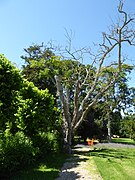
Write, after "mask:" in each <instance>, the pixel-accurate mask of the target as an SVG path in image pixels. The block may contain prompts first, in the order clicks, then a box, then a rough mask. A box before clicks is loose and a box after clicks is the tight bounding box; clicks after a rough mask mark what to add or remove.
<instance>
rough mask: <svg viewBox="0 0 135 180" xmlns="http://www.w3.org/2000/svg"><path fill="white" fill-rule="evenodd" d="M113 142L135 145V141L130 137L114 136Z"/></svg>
mask: <svg viewBox="0 0 135 180" xmlns="http://www.w3.org/2000/svg"><path fill="white" fill-rule="evenodd" d="M112 142H114V143H122V144H133V145H135V141H134V140H132V139H130V138H113V139H112Z"/></svg>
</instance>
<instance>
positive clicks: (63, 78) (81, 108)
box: [31, 1, 135, 153]
mask: <svg viewBox="0 0 135 180" xmlns="http://www.w3.org/2000/svg"><path fill="white" fill-rule="evenodd" d="M118 12H119V14H120V15H121V17H122V19H121V20H120V21H119V22H118V23H116V25H113V26H110V27H111V28H110V32H109V33H103V42H102V43H100V44H99V49H98V52H97V53H96V54H93V53H92V52H91V51H89V50H88V51H87V50H86V49H85V48H82V49H80V50H75V51H72V48H71V39H70V38H69V37H68V38H69V47H66V49H65V54H63V55H62V57H65V58H64V60H62V61H61V59H62V57H58V56H56V57H55V56H51V58H50V59H49V61H46V62H47V64H46V63H44V64H45V65H44V66H42V67H43V68H44V69H43V70H41V71H40V70H39V72H38V73H37V74H38V75H39V74H40V73H41V72H42V73H43V74H44V73H45V74H46V75H47V77H52V76H53V80H54V84H55V85H56V89H57V96H58V102H59V107H60V108H61V111H62V116H63V126H62V130H63V149H64V150H65V151H66V152H68V153H71V144H72V138H73V137H74V134H75V133H76V131H77V129H78V128H79V126H80V125H81V124H82V122H83V121H84V119H85V118H86V116H87V114H88V113H89V112H90V110H91V109H92V107H93V106H94V105H95V104H96V103H98V102H99V101H100V100H101V99H102V98H103V97H104V95H105V94H106V92H107V91H108V90H109V89H110V88H111V87H113V86H114V85H115V83H116V82H117V81H118V79H119V77H120V75H121V72H123V71H125V70H126V69H128V68H129V67H128V66H125V65H124V62H123V59H122V45H123V43H127V44H129V45H134V38H135V33H134V31H133V29H132V28H130V24H132V21H133V18H131V17H128V15H127V13H126V12H125V11H123V3H122V2H121V1H120V4H119V7H118ZM116 50H117V51H118V54H117V58H116V60H115V61H113V60H112V61H111V60H110V59H111V58H110V55H111V53H116ZM86 53H88V55H91V56H90V57H91V58H90V60H91V61H90V64H89V65H83V64H82V63H80V62H79V61H78V60H80V59H83V55H84V54H86ZM67 56H69V57H68V58H66V57H67ZM65 59H67V60H65ZM37 61H38V58H37ZM37 61H36V62H37ZM40 61H43V59H42V58H40ZM31 62H35V61H34V60H32V61H31ZM41 64H43V63H41ZM47 65H48V66H47ZM32 66H33V65H32V64H31V67H32ZM33 67H36V63H34V66H33ZM37 67H39V66H37ZM41 69H42V68H41ZM48 71H49V72H50V71H51V73H52V72H53V74H51V75H52V76H50V74H49V73H47V72H48ZM33 75H34V73H33ZM45 81H46V79H45ZM48 89H49V87H48Z"/></svg>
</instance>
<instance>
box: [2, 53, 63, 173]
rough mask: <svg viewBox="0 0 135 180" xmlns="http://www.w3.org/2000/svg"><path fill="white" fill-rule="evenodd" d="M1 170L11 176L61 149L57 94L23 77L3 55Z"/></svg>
mask: <svg viewBox="0 0 135 180" xmlns="http://www.w3.org/2000/svg"><path fill="white" fill-rule="evenodd" d="M0 120H1V121H0V133H1V134H0V136H1V139H0V171H1V172H0V173H1V174H2V175H4V174H7V173H9V175H11V174H12V173H14V172H15V171H16V170H18V169H21V168H23V167H24V166H27V165H29V164H30V163H31V162H33V160H36V158H38V157H39V156H41V155H44V156H45V155H46V153H47V152H50V151H58V150H59V148H60V142H61V141H59V140H60V137H61V133H60V129H61V118H60V110H59V109H58V108H56V106H55V99H54V97H53V96H52V95H51V94H49V92H48V90H47V89H45V90H39V89H38V88H37V87H35V86H34V84H33V83H32V82H28V81H27V80H25V79H23V78H22V76H21V75H20V74H19V71H18V70H17V69H16V68H15V67H14V66H13V65H11V63H10V62H9V61H8V60H7V59H6V58H5V57H4V56H3V55H1V56H0Z"/></svg>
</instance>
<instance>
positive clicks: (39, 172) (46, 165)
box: [11, 154, 67, 180]
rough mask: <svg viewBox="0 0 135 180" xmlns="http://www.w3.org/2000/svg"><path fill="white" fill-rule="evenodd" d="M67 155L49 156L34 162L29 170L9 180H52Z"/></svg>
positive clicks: (56, 175)
mask: <svg viewBox="0 0 135 180" xmlns="http://www.w3.org/2000/svg"><path fill="white" fill-rule="evenodd" d="M66 158H67V155H64V154H49V155H47V157H45V158H43V159H41V160H39V161H37V162H35V163H34V164H33V165H32V166H31V167H29V169H25V167H24V170H23V171H21V172H18V173H17V174H15V175H14V176H13V177H12V178H11V180H45V179H46V180H54V179H55V178H57V177H58V173H59V172H60V169H61V167H62V165H63V163H64V162H65V159H66Z"/></svg>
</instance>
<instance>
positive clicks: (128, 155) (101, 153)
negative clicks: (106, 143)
mask: <svg viewBox="0 0 135 180" xmlns="http://www.w3.org/2000/svg"><path fill="white" fill-rule="evenodd" d="M89 155H90V156H95V157H101V158H110V157H111V158H117V159H132V158H135V154H133V153H132V152H130V150H128V149H127V150H123V149H106V148H101V149H94V150H92V151H90V152H89Z"/></svg>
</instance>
